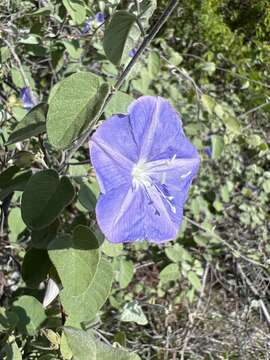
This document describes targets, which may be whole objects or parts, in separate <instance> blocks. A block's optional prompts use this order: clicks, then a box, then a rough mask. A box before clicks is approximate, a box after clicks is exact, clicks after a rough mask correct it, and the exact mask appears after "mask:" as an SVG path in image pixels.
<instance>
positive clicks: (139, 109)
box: [89, 96, 200, 243]
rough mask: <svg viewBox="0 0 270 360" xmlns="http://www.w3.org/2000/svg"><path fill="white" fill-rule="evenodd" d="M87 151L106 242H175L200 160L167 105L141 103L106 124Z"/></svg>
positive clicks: (161, 101) (149, 99)
mask: <svg viewBox="0 0 270 360" xmlns="http://www.w3.org/2000/svg"><path fill="white" fill-rule="evenodd" d="M89 145H90V156H91V161H92V164H93V167H94V169H95V171H96V175H97V179H98V182H99V185H100V190H101V195H100V197H99V199H98V203H97V207H96V215H97V221H98V224H99V226H100V228H101V230H102V231H103V233H104V234H105V236H106V238H107V239H108V240H109V241H111V242H114V243H121V242H132V241H136V240H148V241H151V242H156V243H161V242H164V241H167V240H172V239H174V238H175V237H176V236H177V233H178V230H179V226H180V224H181V221H182V216H183V206H184V203H185V201H186V199H187V195H188V190H189V187H190V184H191V182H192V179H193V177H194V176H195V174H196V173H197V171H198V168H199V163H200V158H199V155H198V152H197V150H196V149H195V147H194V146H193V145H192V144H191V143H190V142H189V140H188V139H187V138H186V136H185V134H184V132H183V129H182V125H181V120H180V118H179V116H178V114H177V112H176V111H175V110H174V108H173V107H172V106H171V105H170V103H169V102H168V101H167V100H165V99H163V98H161V97H154V96H142V97H140V98H139V99H138V100H135V101H134V102H133V103H132V104H131V105H130V106H129V108H128V115H114V116H112V117H111V118H109V119H108V120H106V121H105V122H104V123H103V124H102V125H101V126H100V127H99V128H98V129H97V131H96V132H95V134H94V135H93V136H92V138H91V139H90V144H89Z"/></svg>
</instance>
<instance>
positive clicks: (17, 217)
mask: <svg viewBox="0 0 270 360" xmlns="http://www.w3.org/2000/svg"><path fill="white" fill-rule="evenodd" d="M8 228H9V230H10V235H9V238H10V241H11V242H13V243H14V242H15V241H16V240H17V237H18V235H19V234H20V233H21V232H23V231H24V229H25V223H24V222H23V221H22V216H21V209H20V208H18V207H16V208H13V209H11V210H10V213H9V215H8Z"/></svg>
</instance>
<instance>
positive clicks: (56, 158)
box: [0, 0, 270, 360]
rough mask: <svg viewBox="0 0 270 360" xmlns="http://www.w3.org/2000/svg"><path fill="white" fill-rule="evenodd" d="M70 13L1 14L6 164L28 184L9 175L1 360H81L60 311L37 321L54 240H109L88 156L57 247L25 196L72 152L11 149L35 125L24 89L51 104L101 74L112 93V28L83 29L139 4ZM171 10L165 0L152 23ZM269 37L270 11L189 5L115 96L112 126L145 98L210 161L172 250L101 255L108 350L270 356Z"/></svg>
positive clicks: (7, 5)
mask: <svg viewBox="0 0 270 360" xmlns="http://www.w3.org/2000/svg"><path fill="white" fill-rule="evenodd" d="M68 3H69V1H58V0H52V1H39V2H37V1H16V0H12V1H9V0H5V1H4V2H2V3H1V4H0V36H1V38H0V46H1V68H0V90H1V91H0V94H1V104H0V107H1V108H0V110H1V118H0V125H1V128H0V159H1V164H0V166H1V173H3V172H4V170H6V169H7V168H10V167H11V166H12V164H13V165H14V164H15V166H17V167H18V168H20V172H19V176H20V177H21V178H20V179H21V181H20V182H19V183H18V182H15V183H16V184H15V186H13V182H12V181H13V180H14V178H9V182H8V185H7V183H5V178H4V177H3V176H2V177H1V174H0V199H1V201H2V203H1V208H2V214H4V215H5V217H2V222H1V234H0V237H1V238H0V240H1V249H0V262H1V269H0V297H1V306H2V308H1V313H0V344H1V345H0V346H2V356H3V357H4V359H21V358H23V359H43V360H45V359H46V360H47V359H48V360H49V359H61V358H69V355H68V354H67V353H66V351H67V350H66V348H67V347H66V345H65V344H64V345H63V341H62V342H61V341H60V337H61V333H62V330H61V328H59V326H61V325H62V324H63V317H64V316H65V314H64V313H63V309H61V307H60V306H59V303H58V302H57V301H56V302H54V303H53V305H51V306H50V307H49V308H47V310H46V314H45V312H44V310H40V309H39V305H40V302H39V301H41V302H42V299H43V297H44V291H45V289H44V288H45V285H44V280H45V279H46V278H47V276H48V268H49V265H48V262H50V259H48V255H47V249H46V247H47V242H49V240H50V239H52V238H53V236H54V235H55V233H56V232H57V229H58V231H60V232H63V231H65V232H66V233H69V234H71V233H72V232H73V230H74V228H75V227H76V226H78V225H82V226H87V227H90V228H91V230H92V231H93V232H94V233H95V234H96V236H97V237H98V238H102V235H101V234H99V231H98V229H97V228H96V225H95V221H94V207H95V202H96V197H97V196H98V187H97V183H96V180H95V176H94V173H93V171H92V169H91V166H90V164H88V158H89V156H88V149H87V145H85V146H84V147H82V148H81V149H80V151H78V152H77V153H76V156H75V158H74V159H73V160H72V161H71V163H72V164H71V165H70V166H69V170H68V173H67V175H68V177H69V179H71V181H72V183H73V186H74V187H75V189H76V197H75V200H74V201H73V202H72V203H71V204H70V205H69V206H67V207H66V208H65V210H64V211H63V212H62V213H61V215H60V217H59V220H57V221H58V222H57V221H56V222H57V223H54V224H53V225H52V226H51V227H50V229H49V230H48V231H47V233H46V234H41V233H38V231H35V232H34V231H33V232H32V233H31V232H30V231H29V230H28V229H27V228H26V225H25V224H24V222H23V220H22V218H21V211H20V198H21V191H22V190H23V189H24V186H25V183H26V182H27V181H28V179H29V171H30V170H29V169H32V171H35V169H42V168H44V158H43V155H42V154H44V148H45V153H49V154H50V156H51V157H52V158H53V160H52V164H53V167H57V164H58V163H59V162H61V158H62V156H63V152H61V151H55V150H54V149H53V148H52V147H51V145H50V144H49V143H48V141H47V137H46V135H40V136H38V137H32V138H31V139H30V140H27V141H24V142H20V145H19V146H18V145H15V144H11V145H6V142H7V140H8V138H9V136H10V133H11V132H12V130H13V129H14V128H15V126H16V125H17V124H18V122H20V121H21V120H22V119H23V117H24V116H25V115H26V113H27V109H25V108H24V107H23V104H22V101H21V99H20V90H21V89H22V88H23V87H24V86H25V85H27V84H25V78H26V79H27V81H28V85H30V87H31V89H32V92H33V94H34V96H35V97H36V99H37V102H45V103H46V102H47V101H48V97H49V94H50V92H51V89H52V88H53V86H54V85H55V84H56V83H58V82H59V81H60V80H61V79H63V78H64V77H66V76H68V75H70V74H72V73H74V72H77V71H91V72H93V73H95V74H96V75H98V76H100V77H102V79H103V80H104V81H107V82H108V83H110V84H111V83H113V82H114V80H115V79H116V77H117V76H118V73H119V68H118V67H117V66H115V65H113V64H112V63H110V62H109V61H108V59H107V58H106V56H105V54H104V51H103V48H102V40H103V35H104V28H103V26H100V24H98V23H97V22H95V20H93V21H92V23H91V28H90V29H89V31H87V32H86V33H82V29H83V26H84V24H85V23H86V21H87V19H89V17H90V16H92V17H94V16H95V14H96V13H98V12H99V11H101V12H102V13H105V18H106V17H107V19H108V18H109V17H110V15H111V14H112V13H113V11H115V9H116V8H117V7H118V8H126V7H127V6H128V2H126V1H117V0H108V1H90V0H89V1H83V0H81V1H79V0H78V1H77V2H75V3H76V4H77V7H75V9H74V8H71V10H70V8H69V7H68ZM166 3H167V1H165V0H159V1H158V2H157V9H156V11H155V12H154V14H153V16H152V18H151V21H150V24H152V23H154V22H155V21H156V19H157V18H158V16H159V14H160V13H161V11H162V9H163V8H164V7H165V5H166ZM106 21H107V20H105V22H106ZM269 33H270V4H269V1H268V0H257V1H253V0H241V1H240V0H182V1H180V3H179V6H178V8H177V10H176V11H175V12H174V13H173V15H172V16H171V17H170V19H169V21H168V22H167V23H166V24H165V26H164V27H163V28H162V29H161V31H160V32H159V34H158V36H157V37H156V39H155V40H154V41H153V43H152V44H151V46H150V47H149V48H147V49H146V51H145V52H144V54H143V56H142V57H141V58H140V60H139V62H138V64H137V65H136V67H135V70H134V71H133V72H132V73H131V76H130V77H129V78H128V80H127V81H125V83H124V86H123V88H122V91H123V92H125V93H126V94H128V95H126V94H124V95H123V94H122V95H119V96H118V98H117V97H116V98H115V100H114V99H113V100H112V105H111V108H108V109H107V110H106V111H105V115H106V116H110V115H111V114H112V113H114V112H121V111H125V110H126V108H127V105H128V104H129V103H130V101H132V99H133V98H136V97H138V96H140V95H146V94H149V95H160V96H163V97H165V98H168V99H169V100H170V101H171V102H172V103H173V105H174V106H175V107H176V109H177V110H178V111H179V113H180V114H181V117H182V121H183V124H184V129H185V132H186V134H187V136H188V137H189V138H191V140H192V142H193V143H194V144H195V146H196V147H197V148H198V150H199V152H200V155H201V159H202V162H201V169H200V173H199V175H198V177H197V178H196V180H195V181H194V184H193V186H192V188H191V191H190V196H189V199H188V203H187V205H186V207H185V219H184V222H183V225H182V228H181V231H180V233H179V237H178V239H177V240H176V241H175V242H170V243H168V244H166V245H164V246H161V247H158V246H155V245H150V244H147V243H135V244H131V245H124V246H122V245H117V246H116V245H111V244H109V243H108V242H107V241H106V240H105V241H104V242H103V244H102V246H101V249H102V252H103V254H104V256H105V257H106V258H107V259H109V262H110V263H111V264H112V269H113V287H112V291H111V293H110V296H109V300H108V301H107V302H106V304H105V305H104V306H103V307H102V310H101V313H99V317H98V318H97V319H96V323H95V326H94V328H95V331H96V332H97V333H98V336H99V339H101V340H102V341H104V338H105V341H109V342H110V343H111V344H112V343H118V344H120V345H121V346H123V347H127V348H129V349H130V350H133V351H135V352H137V353H138V354H139V355H140V357H141V358H142V359H157V360H161V359H167V360H171V359H172V360H175V359H196V360H197V359H268V357H267V356H268V354H269V351H270V342H269V326H270V318H269V313H268V310H267V309H269V306H270V304H269V267H270V263H269V254H270V245H269V219H270V207H269V200H270V199H269V198H270V152H269V143H270V121H269V113H270V66H269V58H270V43H269ZM14 53H15V55H14ZM45 160H46V159H45ZM76 162H80V165H78V164H77V165H75V164H74V163H76ZM85 162H86V163H85ZM45 165H46V164H45ZM2 175H3V174H2ZM10 179H11V180H10ZM12 179H13V180H12ZM10 194H13V195H12V197H11V195H10ZM48 238H49V240H48ZM44 244H45V245H44ZM33 249H34V250H33ZM33 251H36V252H35V253H34V254H33ZM29 259H30V260H29ZM41 264H42V266H41ZM46 264H47V265H46ZM46 266H47V267H46ZM41 267H42V269H43V270H42V271H41V270H40V268H41ZM37 269H39V270H37ZM50 271H51V270H50ZM36 273H38V274H36ZM33 274H36V276H37V278H33ZM40 282H43V286H40ZM27 296H28V297H27ZM29 296H31V301H32V302H33V301H34V303H32V302H31V303H30V304H29V301H30V299H29ZM33 299H34V300H33ZM35 299H38V300H39V301H38V303H35ZM89 301H90V300H89ZM18 302H20V304H21V305H20V306H21V307H24V308H25V309H28V310H29V311H30V314H28V317H30V319H31V320H32V318H31V309H32V310H33V308H35V307H37V310H36V312H35V313H34V314H32V316H33V318H34V324H32V325H33V326H32V328H31V329H30V330H29V328H27V324H28V322H27V321H26V323H25V316H23V315H22V314H18V313H16V311H14V307H15V308H16V306H17V307H18V304H17V303H18ZM16 304H17V305H16ZM22 304H23V305H22ZM12 309H13V310H12ZM11 310H12V311H11ZM37 314H38V316H37ZM18 317H19V319H18ZM35 321H36V322H35ZM25 329H26V330H25ZM73 335H74V334H73ZM74 338H76V334H75V335H74ZM60 343H61V346H60ZM69 345H70V344H69ZM124 356H127V355H124ZM124 358H125V357H123V359H124ZM130 358H131V357H130ZM78 359H79V358H78ZM82 359H84V358H82ZM85 359H86V358H85ZM102 359H103V358H102ZM104 359H105V356H104ZM108 359H109V358H108ZM119 359H122V358H121V357H120V355H119ZM135 359H136V358H134V360H135Z"/></svg>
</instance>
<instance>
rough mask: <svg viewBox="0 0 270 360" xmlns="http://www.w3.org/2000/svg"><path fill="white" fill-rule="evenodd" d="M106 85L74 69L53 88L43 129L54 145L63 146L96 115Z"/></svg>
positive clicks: (102, 100) (77, 134)
mask: <svg viewBox="0 0 270 360" xmlns="http://www.w3.org/2000/svg"><path fill="white" fill-rule="evenodd" d="M108 92H109V88H108V85H107V84H101V80H100V78H99V77H98V76H96V75H94V74H92V73H90V72H78V73H75V74H72V75H70V76H69V77H67V78H65V79H64V80H62V81H61V82H60V83H58V84H57V86H56V87H54V88H53V96H51V97H50V101H49V111H48V120H47V124H46V125H47V133H48V138H49V141H50V143H51V144H52V145H53V146H54V147H55V148H56V149H64V148H67V147H68V146H69V145H70V144H71V143H72V142H73V141H74V140H75V139H76V138H77V137H78V136H79V135H80V134H81V133H82V132H83V131H85V130H86V129H87V128H88V127H89V125H90V124H91V122H92V121H93V119H94V118H95V117H96V116H97V114H98V113H99V111H100V109H101V108H102V106H103V103H104V100H105V99H106V97H107V94H108Z"/></svg>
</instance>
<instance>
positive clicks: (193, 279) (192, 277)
mask: <svg viewBox="0 0 270 360" xmlns="http://www.w3.org/2000/svg"><path fill="white" fill-rule="evenodd" d="M187 277H188V281H189V282H190V283H191V285H192V286H193V287H194V288H195V289H196V290H200V289H201V280H200V278H199V277H198V275H197V274H196V273H195V272H194V271H189V272H188V274H187Z"/></svg>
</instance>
